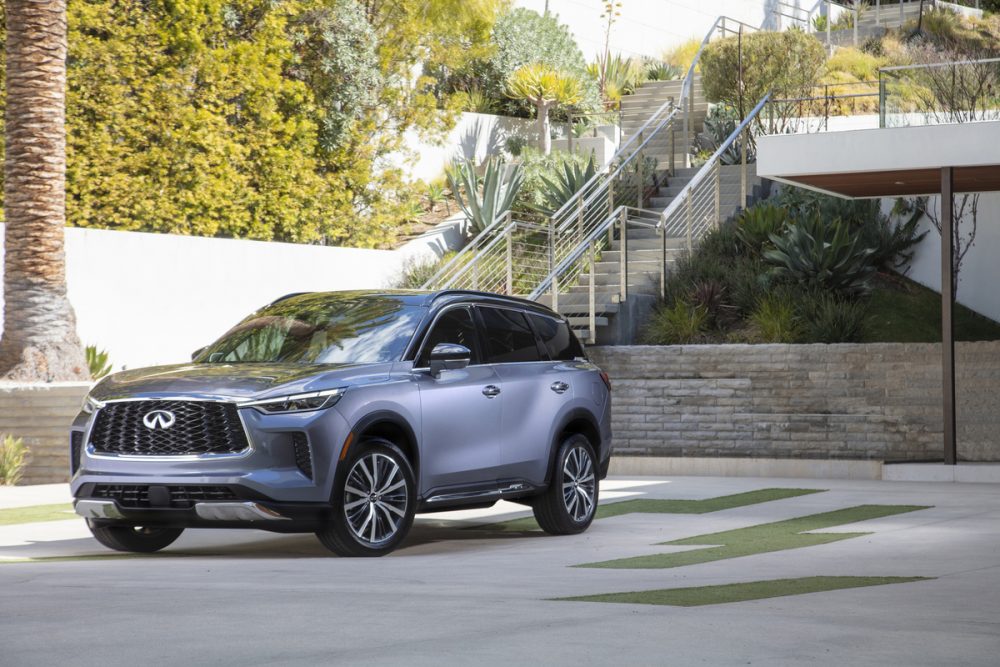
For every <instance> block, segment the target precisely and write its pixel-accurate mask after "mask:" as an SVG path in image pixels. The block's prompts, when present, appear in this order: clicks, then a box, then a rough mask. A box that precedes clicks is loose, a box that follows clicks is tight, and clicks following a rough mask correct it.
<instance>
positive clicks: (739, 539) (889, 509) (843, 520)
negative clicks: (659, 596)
mask: <svg viewBox="0 0 1000 667" xmlns="http://www.w3.org/2000/svg"><path fill="white" fill-rule="evenodd" d="M922 509H928V508H927V507H926V506H921V505H858V506H857V507H848V508H846V509H840V510H834V511H833V512H823V513H822V514H810V515H808V516H803V517H798V518H795V519H787V520H785V521H777V522H775V523H765V524H761V525H759V526H749V527H747V528H737V529H736V530H727V531H724V532H721V533H709V534H707V535H697V536H695V537H687V538H684V539H681V540H674V541H672V542H663V543H662V544H669V545H678V546H681V545H712V546H709V547H707V548H705V549H694V550H692V551H681V552H675V553H665V554H664V553H660V554H651V555H648V556H635V557H633V558H620V559H617V560H606V561H600V562H597V563H585V564H583V565H575V566H574V567H605V568H621V569H658V568H668V567H681V566H684V565H695V564H698V563H708V562H711V561H716V560H724V559H726V558H739V557H740V556H752V555H755V554H762V553H767V552H771V551H784V550H785V549H798V548H800V547H811V546H815V545H817V544H828V543H830V542H838V541H840V540H847V539H850V538H852V537H860V536H862V535H870V534H871V533H807V532H806V531H811V530H818V529H820V528H830V527H833V526H840V525H843V524H849V523H856V522H858V521H868V520H870V519H880V518H882V517H887V516H892V515H894V514H904V513H906V512H914V511H916V510H922Z"/></svg>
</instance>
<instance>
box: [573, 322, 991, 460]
mask: <svg viewBox="0 0 1000 667" xmlns="http://www.w3.org/2000/svg"><path fill="white" fill-rule="evenodd" d="M589 353H590V357H591V358H592V359H593V360H594V361H595V362H596V363H597V364H599V365H600V366H601V367H602V368H604V370H606V371H607V372H608V373H609V374H610V376H611V381H612V385H613V391H612V401H613V411H612V422H613V423H612V427H613V430H614V442H615V453H616V454H617V455H622V454H626V455H627V454H636V455H663V456H698V457H712V456H715V457H735V456H743V457H771V458H817V459H877V460H886V461H921V460H933V459H938V460H940V459H941V457H942V432H943V427H942V408H941V346H940V345H939V344H923V343H921V344H916V343H879V344H867V345H848V344H844V345H683V346H621V347H594V348H591V349H590V351H589ZM956 357H957V366H956V368H957V371H956V377H957V393H958V413H957V414H958V441H959V458H960V460H969V461H1000V341H991V342H982V343H959V344H958V346H957V353H956Z"/></svg>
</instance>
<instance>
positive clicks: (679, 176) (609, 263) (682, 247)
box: [537, 163, 761, 343]
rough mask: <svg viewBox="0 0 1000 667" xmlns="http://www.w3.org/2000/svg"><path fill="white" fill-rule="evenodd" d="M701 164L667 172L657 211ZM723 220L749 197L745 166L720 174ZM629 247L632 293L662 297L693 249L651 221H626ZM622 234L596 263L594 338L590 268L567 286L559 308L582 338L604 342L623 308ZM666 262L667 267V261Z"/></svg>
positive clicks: (756, 183)
mask: <svg viewBox="0 0 1000 667" xmlns="http://www.w3.org/2000/svg"><path fill="white" fill-rule="evenodd" d="M747 168H748V175H747V199H748V200H750V199H752V198H753V197H754V196H755V192H759V188H760V185H761V179H760V178H758V177H757V173H756V165H755V164H754V163H750V164H748V165H747ZM697 173H698V168H696V167H687V168H681V169H677V170H676V171H675V173H674V175H673V176H664V179H665V183H664V184H663V185H662V186H660V188H659V189H658V190H657V192H656V194H655V196H653V197H651V198H650V200H649V201H650V206H651V208H653V209H656V210H663V209H666V208H667V207H668V206H669V205H670V202H671V201H672V200H673V199H674V198H675V197H676V196H677V195H678V194H680V192H681V191H682V190H683V189H684V187H685V186H686V185H688V183H690V182H691V179H693V178H694V176H695V174H697ZM719 184H720V188H719V220H720V221H725V220H729V219H731V218H732V217H733V216H734V215H736V214H737V213H739V211H740V210H742V209H743V208H744V207H745V206H746V205H747V202H744V201H740V192H741V189H742V184H741V182H740V165H732V166H721V167H720V175H719ZM647 216H648V214H645V215H644V214H641V213H638V212H637V213H635V214H633V215H632V216H631V217H630V221H631V222H633V223H635V222H643V221H645V222H647V223H652V222H655V220H652V219H650V218H648V217H647ZM626 230H627V232H626V233H627V237H626V244H625V245H626V252H627V254H628V257H627V261H626V266H627V275H628V278H627V282H626V286H627V289H626V293H627V294H628V295H629V296H632V295H642V296H647V297H653V298H659V297H660V296H662V293H661V289H662V288H661V283H660V281H661V275H663V273H662V272H665V273H666V275H669V272H670V269H671V267H672V266H673V265H674V263H675V262H676V261H677V260H678V259H679V258H680V257H681V256H683V254H684V253H685V252H687V251H688V244H687V240H686V239H684V238H677V237H668V238H662V237H661V236H660V232H659V231H657V230H656V229H653V228H651V227H646V226H637V225H626ZM621 246H622V242H621V238H620V235H619V237H618V238H615V239H613V240H612V241H611V242H610V243H609V245H608V246H607V248H606V249H605V250H604V251H602V252H601V253H600V257H599V258H598V259H597V261H595V262H594V292H595V294H594V307H595V314H596V317H595V321H594V324H595V326H596V331H595V332H593V333H594V336H593V337H591V331H590V319H589V312H590V271H589V270H588V269H586V268H585V269H584V270H582V271H581V273H580V276H579V279H578V281H577V283H576V284H575V285H572V286H570V287H568V288H563V290H561V291H560V294H559V300H558V304H557V306H558V307H557V310H558V311H559V312H560V313H561V314H562V315H564V316H566V318H567V319H568V320H569V323H570V327H571V328H572V329H573V330H574V332H575V333H576V335H577V336H579V337H580V338H581V339H582V340H594V341H595V342H597V343H602V342H604V338H605V336H604V335H602V333H603V332H602V329H604V328H605V327H607V325H608V324H609V323H610V321H611V318H613V317H614V316H615V315H616V314H617V313H618V312H619V310H620V307H621V253H622V249H621ZM663 262H665V264H666V265H665V266H663V267H662V269H661V266H662V263H663ZM537 300H538V301H539V302H540V303H543V304H545V305H546V306H549V307H552V297H551V295H549V294H543V295H541V296H540V297H539V298H538V299H537Z"/></svg>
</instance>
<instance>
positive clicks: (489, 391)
mask: <svg viewBox="0 0 1000 667" xmlns="http://www.w3.org/2000/svg"><path fill="white" fill-rule="evenodd" d="M499 394H500V387H498V386H496V385H495V384H488V385H486V386H485V387H483V396H485V397H486V398H493V397H494V396H497V395H499Z"/></svg>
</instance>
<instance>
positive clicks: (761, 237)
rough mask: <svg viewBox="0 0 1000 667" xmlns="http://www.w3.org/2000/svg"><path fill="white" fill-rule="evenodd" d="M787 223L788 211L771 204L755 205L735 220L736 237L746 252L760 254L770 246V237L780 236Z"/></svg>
mask: <svg viewBox="0 0 1000 667" xmlns="http://www.w3.org/2000/svg"><path fill="white" fill-rule="evenodd" d="M788 222H789V216H788V210H787V209H785V208H782V207H781V206H775V205H774V204H771V203H763V204H757V205H756V206H754V207H752V208H748V209H747V210H745V211H743V212H742V213H741V214H740V216H739V217H738V218H737V220H736V236H737V237H738V238H739V239H740V241H741V242H742V243H743V245H744V246H746V248H747V250H749V251H750V252H752V253H754V254H760V252H761V250H762V249H763V248H764V247H765V246H770V244H771V235H780V234H782V233H783V232H784V231H785V226H786V225H787V224H788Z"/></svg>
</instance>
